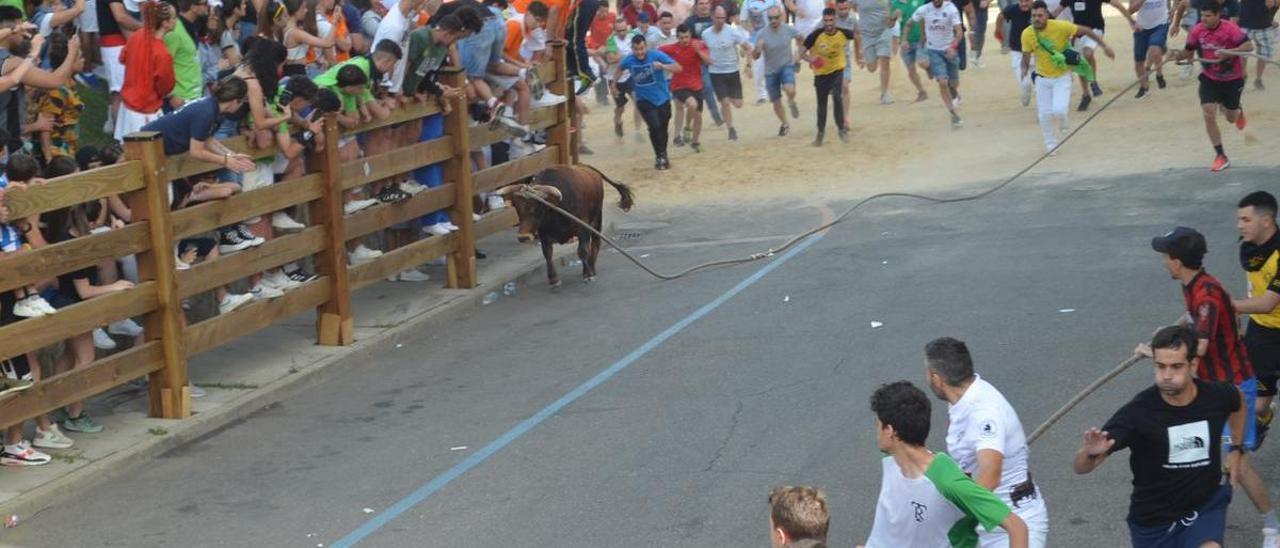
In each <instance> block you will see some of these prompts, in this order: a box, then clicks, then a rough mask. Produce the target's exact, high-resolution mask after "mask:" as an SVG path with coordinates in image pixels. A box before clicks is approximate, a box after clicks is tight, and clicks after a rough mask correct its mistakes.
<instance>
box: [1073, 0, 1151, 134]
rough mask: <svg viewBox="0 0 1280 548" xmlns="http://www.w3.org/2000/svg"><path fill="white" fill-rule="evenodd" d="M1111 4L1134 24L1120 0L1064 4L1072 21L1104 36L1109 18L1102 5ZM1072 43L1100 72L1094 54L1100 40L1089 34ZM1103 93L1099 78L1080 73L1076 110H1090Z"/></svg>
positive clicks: (1078, 37)
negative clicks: (1086, 76) (1078, 99)
mask: <svg viewBox="0 0 1280 548" xmlns="http://www.w3.org/2000/svg"><path fill="white" fill-rule="evenodd" d="M1104 4H1105V5H1109V6H1111V7H1113V8H1115V9H1116V10H1117V11H1119V12H1120V15H1123V16H1124V18H1125V20H1126V21H1128V22H1129V25H1130V26H1132V25H1133V24H1134V21H1133V16H1132V15H1129V10H1128V9H1125V7H1124V5H1123V4H1121V3H1120V0H1072V1H1071V2H1067V3H1066V4H1064V5H1063V7H1064V8H1066V9H1067V10H1068V11H1070V12H1071V21H1072V22H1074V23H1075V24H1077V25H1080V26H1082V27H1088V28H1091V29H1093V32H1096V33H1098V36H1103V35H1104V33H1105V31H1106V28H1107V19H1106V18H1105V17H1103V16H1102V6H1103V5H1104ZM1072 45H1074V46H1075V48H1076V51H1079V52H1080V53H1081V54H1082V55H1084V60H1085V61H1086V62H1088V63H1089V67H1090V68H1092V69H1093V73H1094V74H1097V73H1098V59H1097V58H1096V57H1095V56H1094V50H1096V49H1098V42H1097V41H1095V40H1094V39H1093V38H1089V37H1088V36H1077V37H1076V38H1075V39H1074V40H1072ZM1099 95H1102V86H1099V85H1098V80H1097V79H1096V78H1095V79H1094V80H1089V79H1088V78H1085V77H1084V75H1083V74H1081V75H1080V106H1079V107H1076V110H1078V111H1080V112H1084V111H1086V110H1089V103H1092V102H1093V98H1094V97H1097V96H1099Z"/></svg>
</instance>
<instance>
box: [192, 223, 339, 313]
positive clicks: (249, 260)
mask: <svg viewBox="0 0 1280 548" xmlns="http://www.w3.org/2000/svg"><path fill="white" fill-rule="evenodd" d="M324 242H325V230H324V227H319V226H313V227H311V228H308V229H306V230H303V231H302V232H299V233H297V234H289V235H287V236H281V237H279V238H276V239H273V240H271V241H269V242H267V243H264V244H262V245H260V246H258V247H253V248H249V249H246V250H244V251H239V252H236V253H232V254H230V255H223V256H220V257H218V258H217V259H215V260H212V261H205V262H203V263H200V264H197V265H195V266H193V267H191V270H186V271H181V272H178V297H179V298H183V299H185V298H187V297H190V296H192V295H195V294H197V293H201V292H204V291H208V290H210V289H213V288H215V287H220V286H223V285H226V284H229V283H231V282H234V281H236V280H239V279H242V278H247V277H249V276H250V275H253V274H257V273H259V272H262V271H264V270H267V269H269V268H274V267H277V266H280V265H282V264H285V263H288V262H291V261H296V260H298V259H301V258H303V257H306V256H308V255H311V254H313V253H316V252H318V251H320V250H321V249H324Z"/></svg>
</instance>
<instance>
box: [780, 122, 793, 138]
mask: <svg viewBox="0 0 1280 548" xmlns="http://www.w3.org/2000/svg"><path fill="white" fill-rule="evenodd" d="M788 133H791V126H789V125H787V124H782V127H780V128H778V137H786V136H787V134H788Z"/></svg>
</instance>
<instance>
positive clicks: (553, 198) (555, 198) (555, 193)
mask: <svg viewBox="0 0 1280 548" xmlns="http://www.w3.org/2000/svg"><path fill="white" fill-rule="evenodd" d="M533 191H534V192H537V193H538V194H539V195H541V196H542V199H544V200H546V201H548V202H555V203H557V204H558V203H560V201H561V200H563V199H564V194H561V193H560V189H558V188H556V187H553V186H551V185H533Z"/></svg>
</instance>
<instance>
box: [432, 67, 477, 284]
mask: <svg viewBox="0 0 1280 548" xmlns="http://www.w3.org/2000/svg"><path fill="white" fill-rule="evenodd" d="M440 79H441V80H440V81H441V82H442V83H444V84H446V85H449V86H452V87H463V86H464V85H465V81H464V77H463V74H462V71H461V70H458V69H456V68H455V69H453V70H450V71H448V72H446V73H442V74H441V75H440ZM461 102H462V101H458V103H461ZM470 124H471V117H470V116H468V115H467V109H466V108H463V106H462V105H461V104H455V105H454V107H453V111H452V112H450V113H449V115H448V116H446V117H445V119H444V132H445V133H446V134H448V135H453V136H454V143H453V156H452V157H451V158H450V159H449V161H448V162H445V164H444V180H446V181H452V182H453V184H454V185H455V186H456V188H455V189H454V190H455V191H456V194H455V196H456V197H455V198H454V200H453V207H451V208H449V222H451V223H453V224H455V225H457V227H458V230H457V231H455V232H454V233H453V234H450V236H453V237H455V238H457V239H458V241H457V243H456V244H453V245H452V246H451V248H450V250H449V257H448V261H447V263H446V276H447V279H446V280H445V281H446V285H447V286H448V287H451V288H454V289H466V288H470V287H475V286H476V236H475V231H474V227H473V226H472V223H474V222H475V220H474V219H472V216H473V212H472V207H473V206H472V200H473V198H474V196H475V193H474V192H473V191H472V190H471V188H472V187H471V154H470V152H469V151H471V150H472V149H473V148H474V145H472V144H471V142H470V139H471V133H470V131H469V129H468V126H469V125H470Z"/></svg>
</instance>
